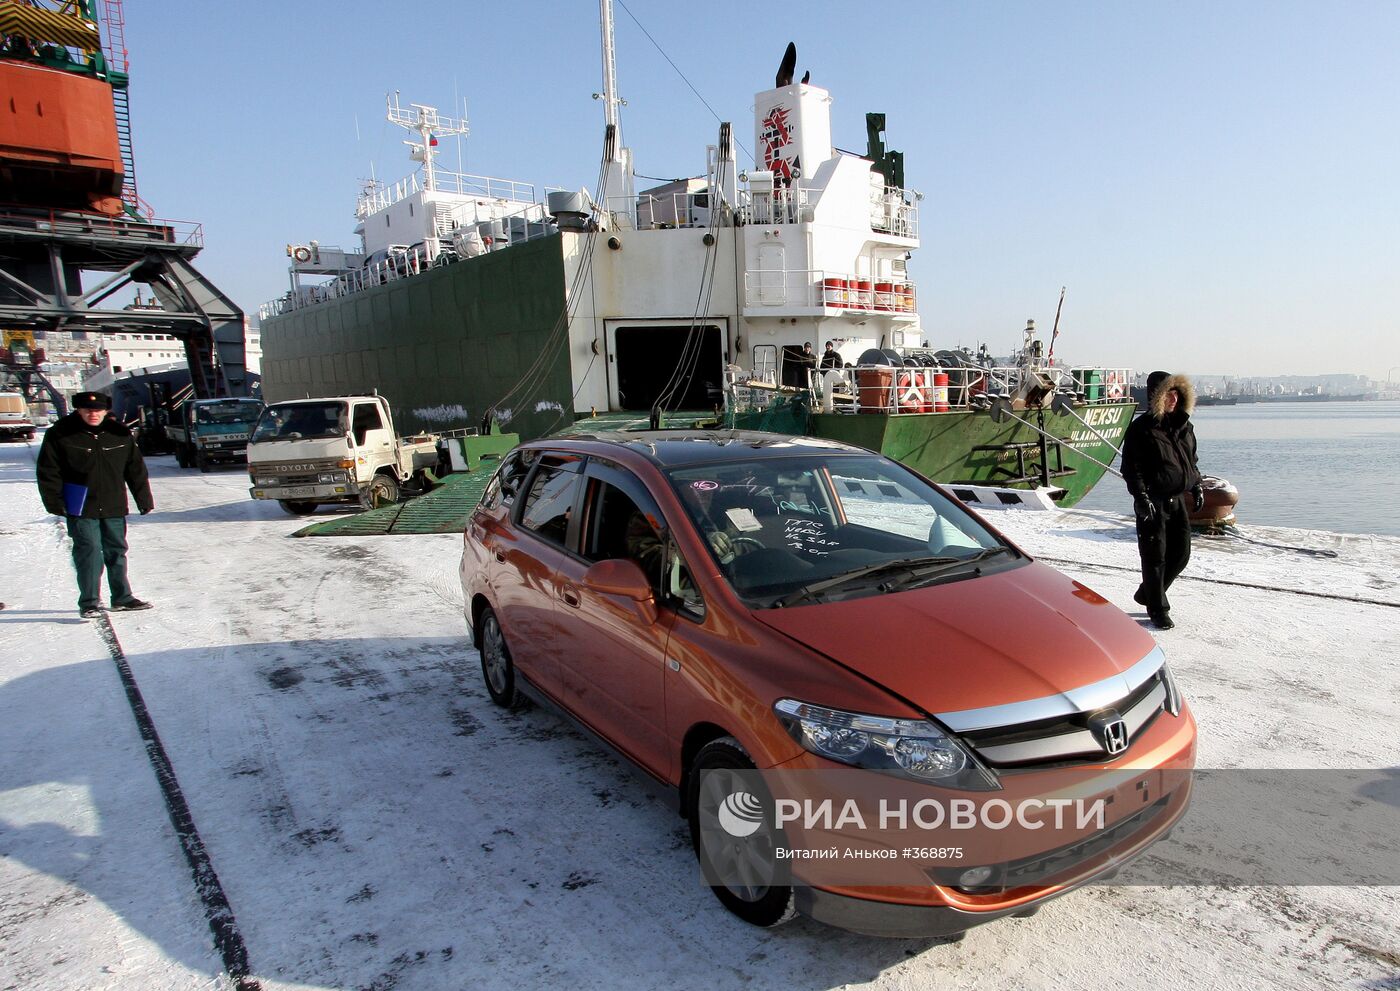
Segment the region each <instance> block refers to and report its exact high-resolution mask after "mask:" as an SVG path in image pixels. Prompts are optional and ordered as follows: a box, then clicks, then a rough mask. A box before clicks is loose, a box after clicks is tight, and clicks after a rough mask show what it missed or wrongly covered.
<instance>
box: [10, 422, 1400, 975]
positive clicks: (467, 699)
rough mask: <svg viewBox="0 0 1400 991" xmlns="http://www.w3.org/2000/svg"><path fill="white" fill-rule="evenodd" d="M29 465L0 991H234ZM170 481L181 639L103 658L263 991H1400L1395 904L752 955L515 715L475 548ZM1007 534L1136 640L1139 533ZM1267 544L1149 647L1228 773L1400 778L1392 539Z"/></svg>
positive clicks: (1133, 897) (809, 934)
mask: <svg viewBox="0 0 1400 991" xmlns="http://www.w3.org/2000/svg"><path fill="white" fill-rule="evenodd" d="M33 457H34V448H32V447H27V446H5V447H0V494H3V501H0V505H3V507H4V514H3V520H0V541H3V542H2V543H0V546H3V548H4V553H3V555H0V599H3V600H4V601H5V602H6V604H7V608H6V610H5V611H4V612H0V657H3V663H2V664H0V892H3V894H2V895H0V987H4V988H9V987H14V988H20V987H22V988H26V989H29V988H98V987H101V988H107V987H111V988H143V989H145V988H191V987H201V986H217V985H218V984H219V983H220V961H219V957H218V955H217V954H216V952H215V950H214V948H213V944H212V940H211V937H210V933H209V928H208V925H207V923H206V921H205V918H204V915H203V910H202V907H201V904H200V902H199V900H198V898H197V897H196V894H195V889H194V885H193V882H192V880H191V875H190V870H189V868H188V866H187V865H186V863H185V861H184V858H183V857H182V855H181V852H180V847H179V845H178V843H177V842H176V837H175V834H174V831H173V830H172V828H171V826H170V822H169V819H168V817H167V815H166V811H165V807H164V805H163V803H162V798H161V794H160V792H159V790H158V788H157V786H156V782H155V779H154V776H153V774H152V771H151V767H150V764H149V763H148V761H147V758H146V754H145V751H144V750H143V748H142V744H141V740H140V738H139V736H138V734H137V729H136V726H135V723H134V721H133V718H132V715H131V711H130V709H129V707H128V705H127V701H126V698H125V696H124V695H123V693H122V688H121V684H120V682H119V680H118V677H117V672H116V669H115V666H114V664H113V662H112V659H111V658H110V656H109V655H108V652H107V649H106V647H105V646H104V644H103V643H102V641H101V639H100V638H99V635H98V629H97V627H96V626H95V625H93V624H84V623H80V622H78V621H77V619H76V615H75V613H74V611H73V606H74V598H75V592H74V585H73V580H72V577H71V570H70V565H69V561H68V556H67V547H66V543H65V539H64V538H63V537H62V535H61V530H60V528H59V526H58V525H57V523H56V522H55V521H54V520H52V519H51V518H48V517H46V516H45V515H44V514H43V511H42V509H41V507H40V505H39V501H38V498H37V494H36V493H35V491H34V487H33V484H32V477H33V475H32V473H33ZM152 474H153V486H154V489H155V495H156V502H157V505H158V509H157V511H156V512H155V513H154V514H152V515H151V516H148V517H144V518H137V517H133V518H132V521H131V544H132V553H131V574H132V579H133V585H134V588H135V589H136V592H137V594H138V595H141V596H142V597H143V598H150V599H151V600H153V601H154V602H155V603H156V606H157V608H156V609H155V610H153V611H150V612H144V613H125V614H117V615H114V616H113V617H112V626H113V628H114V629H115V631H116V634H117V636H118V637H119V638H120V641H121V644H122V647H123V648H124V650H125V654H126V656H127V658H128V660H129V663H130V666H131V669H132V672H133V674H134V676H135V679H136V681H137V682H138V683H139V685H140V689H141V691H142V693H143V694H144V697H145V701H146V705H147V706H148V707H149V710H150V713H151V715H152V717H153V720H154V724H155V726H156V728H157V729H158V731H159V733H160V736H161V739H162V741H163V743H164V747H165V750H166V752H167V753H168V754H169V756H170V758H171V761H172V762H173V765H174V769H175V772H176V774H177V775H178V777H179V782H180V785H181V787H182V789H183V792H184V797H185V799H186V800H187V802H188V804H189V807H190V809H191V811H192V813H193V816H194V820H195V822H196V823H197V825H198V828H199V831H200V834H201V835H202V837H203V840H204V843H205V844H206V846H207V848H208V851H209V855H210V857H211V860H212V863H213V866H214V867H215V869H216V870H217V872H218V874H219V877H220V879H221V881H222V885H223V889H224V891H225V892H226V893H227V895H228V898H229V901H230V903H231V904H232V907H233V910H234V912H235V913H236V916H237V922H238V926H239V928H240V930H241V932H242V936H243V939H244V942H245V944H246V946H247V951H248V955H249V958H250V961H251V965H252V972H253V975H254V976H255V978H256V979H257V980H258V981H259V982H260V983H261V985H262V986H263V987H268V988H335V989H360V988H367V989H368V988H373V989H390V988H397V989H419V988H423V989H427V988H433V989H436V988H457V987H468V986H470V987H473V988H477V987H481V988H496V987H500V988H522V987H525V988H529V987H543V986H562V987H569V988H652V987H667V988H670V987H677V988H692V987H707V988H737V987H788V988H813V989H817V988H834V987H845V986H875V987H882V988H926V987H935V986H936V987H940V988H956V987H968V988H971V987H976V988H1002V987H1007V988H1010V987H1015V988H1045V989H1050V988H1055V989H1064V988H1086V989H1094V991H1101V989H1103V988H1105V987H1113V988H1138V987H1144V988H1146V987H1150V988H1153V989H1161V988H1164V987H1190V988H1221V989H1224V988H1232V989H1233V988H1297V989H1311V988H1319V987H1351V988H1373V989H1378V988H1400V937H1398V936H1397V932H1400V893H1397V892H1398V891H1400V889H1394V888H1353V889H1346V888H1092V889H1086V890H1082V891H1079V892H1075V893H1073V894H1070V895H1068V896H1066V897H1064V898H1062V899H1059V900H1058V901H1055V902H1052V903H1050V904H1048V905H1047V906H1046V907H1045V908H1044V910H1043V911H1041V913H1040V914H1039V915H1037V916H1035V917H1034V918H1031V919H1026V920H1006V921H1002V922H998V923H994V924H991V925H988V926H985V927H981V928H978V929H974V930H973V931H972V932H970V933H969V934H968V936H967V938H966V939H965V940H963V941H962V942H961V943H940V942H930V941H906V940H873V939H867V938H863V937H859V936H854V935H850V934H846V933H841V932H838V931H835V930H831V929H827V928H825V927H822V926H818V925H816V924H813V923H811V922H808V921H805V920H799V921H797V922H795V923H793V924H791V925H789V926H786V927H783V928H781V929H778V930H776V931H772V932H761V931H756V930H753V929H750V928H748V927H746V926H744V925H743V924H742V923H739V922H737V921H735V920H733V919H732V918H730V917H729V916H728V915H727V914H726V913H725V912H724V911H723V910H722V909H721V908H720V906H719V904H718V903H717V902H716V901H715V900H714V898H713V897H712V896H711V895H710V893H709V892H708V891H707V890H705V889H704V888H702V887H701V885H700V883H699V878H698V874H697V871H696V867H695V862H694V857H693V855H692V853H691V851H690V846H689V840H688V837H687V834H686V830H685V828H684V826H683V824H682V822H681V821H680V820H679V819H678V818H676V817H675V815H674V814H673V813H672V812H671V811H669V809H668V807H667V806H666V805H665V804H664V803H663V802H662V801H661V800H660V798H659V796H658V795H657V792H656V789H655V787H654V786H652V785H650V784H649V783H648V782H647V781H646V780H644V779H643V778H641V777H640V776H639V775H638V774H636V773H634V772H632V771H631V770H629V768H628V767H627V765H625V764H624V763H623V762H621V761H620V760H618V759H616V758H614V757H613V756H612V755H611V754H609V753H607V752H605V751H603V750H601V749H599V748H598V747H597V746H596V745H594V744H593V743H591V742H588V741H586V740H584V739H583V738H581V737H580V736H578V735H576V734H575V733H574V732H572V731H571V730H570V729H568V728H567V727H566V726H565V725H563V724H562V723H561V722H559V721H558V720H557V719H556V718H555V717H553V716H551V715H549V714H547V713H545V712H542V711H539V710H537V709H527V710H525V711H523V712H520V713H513V714H506V713H502V712H501V711H500V710H498V709H496V708H495V707H493V706H492V705H491V704H490V702H489V700H488V699H487V697H486V694H485V692H484V690H483V689H482V687H481V684H480V681H481V679H480V673H479V667H478V661H477V657H476V654H475V652H474V651H472V650H471V649H470V648H469V647H468V645H467V643H466V639H465V636H464V630H463V624H462V619H461V592H460V589H459V587H458V583H457V576H456V567H457V560H458V556H459V546H460V537H457V536H422V537H373V538H363V539H355V538H317V539H304V540H292V539H288V535H289V534H290V533H291V532H292V531H294V530H296V529H298V528H299V527H300V526H301V525H302V524H303V522H304V521H299V520H294V519H292V518H291V517H288V516H285V515H284V514H283V513H282V512H281V510H280V509H278V508H277V507H276V506H275V505H271V504H265V503H254V502H252V501H250V500H249V499H248V498H247V495H246V477H245V476H244V475H243V474H242V473H241V472H238V471H232V470H230V471H228V472H222V473H214V474H208V475H202V474H200V473H198V472H194V471H181V470H179V469H176V468H175V467H174V465H173V462H172V460H171V459H169V458H159V459H153V461H152ZM992 521H993V523H994V524H995V525H997V526H999V527H1001V528H1003V529H1004V530H1005V532H1006V533H1008V535H1010V536H1012V537H1014V538H1015V539H1016V540H1017V541H1018V542H1020V543H1022V545H1023V546H1025V547H1026V548H1027V549H1028V550H1030V551H1031V552H1032V553H1036V554H1043V555H1045V556H1046V557H1047V558H1053V559H1055V560H1057V561H1064V562H1075V563H1066V564H1060V565H1059V567H1061V569H1062V570H1064V571H1066V572H1067V573H1069V574H1071V575H1073V576H1074V577H1076V578H1078V579H1079V580H1081V581H1083V582H1085V583H1086V584H1088V585H1090V586H1091V587H1093V588H1095V589H1097V590H1098V591H1099V592H1101V593H1102V594H1104V595H1105V596H1107V597H1108V598H1110V599H1111V600H1113V601H1114V602H1117V603H1120V604H1124V605H1125V606H1126V607H1128V609H1129V611H1130V612H1134V613H1135V614H1136V615H1140V612H1139V611H1136V607H1133V605H1132V602H1131V593H1132V590H1133V588H1134V587H1135V585H1136V578H1135V577H1134V575H1133V573H1132V570H1131V569H1132V566H1133V563H1134V560H1135V551H1134V547H1133V543H1132V539H1131V536H1132V535H1131V530H1130V529H1129V528H1128V526H1127V522H1126V520H1124V519H1123V518H1120V517H1114V516H1110V515H1106V514H1091V513H1074V512H1067V513H1059V514H1043V515H1041V514H1033V513H1022V512H1016V513H1006V514H1003V515H997V516H994V517H993V518H992ZM1247 533H1248V535H1249V536H1250V537H1251V538H1252V539H1254V540H1256V541H1262V542H1263V544H1273V545H1280V546H1275V547H1270V546H1263V544H1260V543H1254V544H1250V543H1245V542H1242V541H1238V540H1222V541H1216V540H1206V541H1198V542H1197V544H1196V556H1195V559H1194V560H1193V562H1192V565H1191V567H1190V569H1189V570H1188V576H1189V577H1188V578H1186V579H1183V581H1182V583H1181V584H1180V585H1179V586H1177V588H1176V589H1174V590H1173V593H1172V600H1173V605H1174V609H1173V615H1174V616H1175V618H1176V619H1177V621H1178V623H1179V624H1180V625H1179V626H1178V627H1177V628H1176V629H1175V630H1172V631H1170V632H1168V633H1165V634H1162V635H1161V636H1160V638H1159V639H1160V640H1161V642H1162V643H1163V645H1164V647H1165V649H1166V650H1167V652H1168V655H1169V656H1170V658H1171V659H1172V663H1173V665H1174V667H1175V669H1176V672H1177V677H1178V679H1179V681H1180V682H1181V684H1182V687H1183V689H1184V691H1185V692H1186V694H1187V696H1188V697H1189V699H1190V700H1191V703H1192V705H1193V707H1194V709H1195V712H1196V716H1197V719H1198V720H1199V722H1200V727H1201V751H1200V761H1201V764H1202V766H1206V767H1257V768H1299V767H1321V768H1328V767H1338V768H1339V767H1389V766H1395V765H1397V764H1400V624H1398V623H1397V619H1400V610H1397V609H1395V608H1393V606H1392V605H1383V604H1375V603H1391V604H1395V603H1400V587H1397V582H1398V581H1400V539H1393V538H1379V537H1377V538H1369V537H1354V536H1348V537H1342V536H1338V535H1334V534H1323V533H1317V532H1307V531H1298V530H1263V529H1249V530H1248V531H1247ZM1297 547H1304V548H1310V549H1313V550H1333V551H1336V552H1337V555H1338V556H1337V557H1336V558H1324V557H1318V556H1314V555H1309V554H1306V553H1303V552H1301V551H1299V550H1296V549H1286V548H1297ZM1201 579H1217V580H1219V581H1222V582H1224V581H1228V582H1237V583H1242V584H1243V585H1255V586H1261V587H1259V588H1248V587H1240V585H1227V584H1216V583H1214V582H1209V581H1204V580H1201ZM1280 588H1286V589H1293V590H1296V591H1298V592H1310V593H1322V594H1324V595H1328V596H1337V597H1338V598H1324V597H1319V596H1317V595H1300V594H1294V593H1293V592H1287V591H1277V590H1276V589H1280ZM1343 599H1365V600H1372V601H1371V602H1349V601H1342V600H1343ZM1390 839H1391V840H1393V839H1394V838H1393V837H1392V838H1390Z"/></svg>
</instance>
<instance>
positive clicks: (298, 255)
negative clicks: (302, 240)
mask: <svg viewBox="0 0 1400 991" xmlns="http://www.w3.org/2000/svg"><path fill="white" fill-rule="evenodd" d="M292 257H293V258H295V259H296V260H297V261H299V262H309V261H310V260H311V249H310V248H308V247H305V246H302V247H299V248H296V249H295V250H293V251H292Z"/></svg>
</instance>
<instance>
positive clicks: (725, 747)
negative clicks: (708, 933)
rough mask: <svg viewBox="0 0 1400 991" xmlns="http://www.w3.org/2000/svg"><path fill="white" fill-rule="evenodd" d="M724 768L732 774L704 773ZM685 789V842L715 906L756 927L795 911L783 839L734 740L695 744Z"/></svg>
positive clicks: (766, 799) (760, 787)
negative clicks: (781, 856)
mask: <svg viewBox="0 0 1400 991" xmlns="http://www.w3.org/2000/svg"><path fill="white" fill-rule="evenodd" d="M725 771H729V772H735V773H732V774H725V773H706V772H725ZM687 790H688V792H689V794H688V801H687V802H686V807H687V808H688V809H689V812H690V840H691V843H692V844H693V845H694V847H695V855H696V857H698V858H699V860H700V870H701V872H702V873H703V874H704V876H705V878H706V880H707V882H708V883H709V884H710V890H711V891H713V892H714V893H715V897H716V898H718V899H719V900H720V903H721V904H723V905H724V907H725V908H727V909H729V911H731V912H733V913H734V914H735V915H737V916H738V917H739V918H741V919H743V920H744V921H745V922H747V923H749V924H750V925H755V926H762V927H764V928H771V927H772V926H778V925H782V924H783V923H784V922H787V921H788V920H789V919H791V918H792V917H793V916H794V915H796V914H797V908H796V904H795V902H794V899H793V892H792V886H791V884H789V883H788V882H789V880H790V874H789V871H788V866H787V865H788V862H787V861H786V860H779V859H778V857H777V849H778V848H779V847H783V846H786V845H787V840H786V838H785V837H784V836H783V833H782V830H780V829H778V828H777V826H776V825H775V824H774V816H773V799H772V796H771V795H769V794H768V790H767V789H766V788H765V787H763V783H762V781H760V780H759V779H758V777H757V775H756V773H755V772H754V765H753V761H752V760H750V759H749V755H748V754H747V753H746V752H745V751H744V748H743V746H741V745H740V743H739V741H738V740H735V739H734V738H733V737H728V736H726V737H721V738H720V739H718V740H713V741H711V742H710V743H707V744H706V745H705V746H704V747H703V748H701V750H700V752H699V753H698V754H696V755H695V760H694V761H693V762H692V764H691V767H690V777H689V779H688V786H687ZM755 792H757V793H758V794H754V793H755ZM736 832H745V835H743V836H738V835H736Z"/></svg>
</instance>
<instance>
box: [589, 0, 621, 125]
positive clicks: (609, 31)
mask: <svg viewBox="0 0 1400 991" xmlns="http://www.w3.org/2000/svg"><path fill="white" fill-rule="evenodd" d="M598 14H599V17H600V18H601V19H602V22H603V92H602V93H601V94H598V93H594V94H593V98H594V99H595V100H596V99H599V98H601V99H602V101H603V123H604V124H606V125H607V126H608V127H611V128H612V129H613V130H614V131H616V130H617V125H618V116H617V107H618V104H619V103H621V102H622V101H621V100H619V99H618V98H617V52H616V49H615V48H614V46H613V10H612V0H598Z"/></svg>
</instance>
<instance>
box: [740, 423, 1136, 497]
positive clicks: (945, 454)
mask: <svg viewBox="0 0 1400 991" xmlns="http://www.w3.org/2000/svg"><path fill="white" fill-rule="evenodd" d="M1135 408H1136V407H1135V406H1134V405H1133V404H1132V403H1130V402H1125V403H1101V404H1094V405H1090V406H1080V407H1077V408H1076V409H1075V413H1077V414H1078V416H1079V417H1082V418H1083V419H1084V420H1086V421H1088V423H1089V426H1091V427H1092V428H1093V430H1090V429H1089V428H1088V427H1086V426H1085V425H1084V423H1083V422H1081V421H1080V420H1079V419H1076V417H1074V416H1071V415H1070V414H1068V413H1056V412H1053V411H1051V410H1045V411H1044V414H1043V415H1044V425H1043V427H1042V429H1044V430H1045V432H1046V433H1048V434H1050V435H1051V436H1053V437H1056V438H1058V439H1059V440H1060V442H1061V443H1058V444H1056V443H1052V442H1049V441H1046V444H1045V448H1046V453H1047V454H1048V456H1049V457H1048V461H1049V476H1050V477H1049V483H1050V485H1051V486H1054V487H1057V488H1060V489H1063V490H1064V494H1063V495H1062V496H1060V497H1059V498H1058V499H1056V502H1057V503H1058V504H1059V505H1061V506H1073V505H1074V504H1075V503H1077V502H1078V501H1079V500H1080V499H1082V498H1084V496H1085V495H1087V494H1088V492H1089V490H1090V489H1092V488H1093V487H1094V485H1095V483H1097V482H1098V481H1099V479H1101V478H1102V477H1103V476H1104V471H1105V469H1104V467H1103V465H1100V464H1096V463H1095V461H1101V462H1103V464H1106V465H1107V464H1112V463H1113V459H1114V457H1115V456H1116V452H1115V448H1117V447H1121V446H1122V444H1123V433H1124V432H1125V431H1126V430H1127V429H1128V424H1129V423H1130V422H1131V421H1132V418H1133V410H1134V409H1135ZM1016 416H1018V417H1020V418H1021V419H1024V420H1028V421H1029V422H1031V423H1034V424H1036V425H1037V426H1039V425H1040V424H1041V419H1040V417H1041V413H1040V412H1039V411H1034V410H1032V411H1030V412H1024V411H1018V412H1017V413H1016ZM727 425H728V426H733V427H736V428H739V429H745V430H773V431H777V432H779V433H796V434H802V433H806V434H811V435H812V436H814V437H826V438H829V439H831V440H839V441H841V442H843V443H846V444H854V445H856V446H857V447H864V448H867V449H869V450H871V451H878V452H880V453H881V454H883V455H885V456H886V457H890V458H893V459H895V460H896V461H899V462H902V463H903V464H906V465H908V466H909V467H910V468H913V469H914V470H915V471H917V472H919V473H920V474H922V475H925V476H927V477H928V478H931V479H933V480H934V481H935V482H942V483H944V484H954V483H959V482H961V483H965V484H971V485H994V486H1000V487H1008V488H1035V487H1036V486H1038V485H1040V484H1042V478H1043V476H1042V472H1041V466H1042V462H1043V460H1044V459H1043V458H1042V451H1041V442H1040V441H1041V438H1040V435H1039V434H1037V433H1036V432H1035V430H1033V429H1031V427H1029V426H1027V425H1026V424H1022V423H1017V422H1016V421H1015V420H1012V419H1009V418H1008V419H1006V420H1004V421H1003V422H1001V423H998V422H996V420H995V419H993V417H992V414H991V413H990V412H987V411H981V410H977V411H970V410H960V411H953V412H948V413H902V414H898V415H895V416H888V415H885V414H880V413H856V414H851V413H809V412H808V411H807V407H806V405H805V403H803V402H801V401H800V400H799V401H797V402H785V401H782V400H779V401H778V402H775V403H774V404H772V405H771V406H769V407H768V408H767V409H758V410H749V411H746V412H743V413H739V414H736V415H734V416H732V417H730V418H729V419H728V421H727ZM1094 431H1098V433H1099V434H1102V435H1103V437H1104V438H1106V439H1100V438H1099V437H1096V436H1095V435H1094ZM1110 442H1111V446H1110ZM1091 458H1092V459H1094V460H1090V459H1091Z"/></svg>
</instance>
